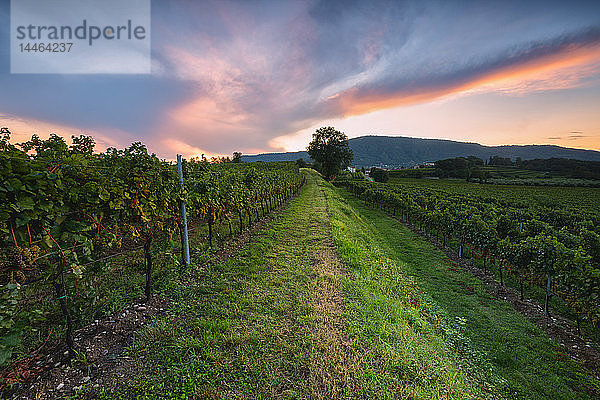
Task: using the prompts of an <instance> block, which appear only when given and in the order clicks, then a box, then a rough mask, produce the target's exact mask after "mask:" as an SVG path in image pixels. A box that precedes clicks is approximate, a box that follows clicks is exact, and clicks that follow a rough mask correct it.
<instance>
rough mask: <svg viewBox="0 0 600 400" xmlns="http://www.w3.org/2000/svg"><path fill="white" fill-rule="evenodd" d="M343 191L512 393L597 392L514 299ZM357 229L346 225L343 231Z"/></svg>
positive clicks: (570, 395)
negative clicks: (491, 290) (498, 294)
mask: <svg viewBox="0 0 600 400" xmlns="http://www.w3.org/2000/svg"><path fill="white" fill-rule="evenodd" d="M338 193H341V194H343V197H344V198H345V200H346V201H347V202H348V204H349V208H351V209H353V210H355V212H356V213H357V214H356V216H355V217H354V219H355V220H357V221H360V223H361V224H363V225H364V226H365V230H367V231H368V232H369V233H368V235H369V240H370V242H371V243H373V246H374V247H376V248H378V249H380V251H382V253H383V254H384V255H385V256H386V257H389V258H390V259H392V260H394V262H396V263H399V264H400V265H402V273H404V274H409V275H410V276H412V277H414V279H415V281H416V283H417V284H418V286H419V287H421V288H422V289H423V290H424V291H425V292H426V293H427V295H428V297H429V298H430V299H431V301H432V303H433V304H435V306H436V307H437V308H438V310H439V312H440V314H441V315H446V319H447V320H449V321H460V322H461V323H462V327H463V329H462V335H464V336H465V337H466V338H467V339H468V341H469V343H470V345H471V346H472V348H473V349H476V350H478V351H479V352H481V353H482V355H483V358H481V357H475V358H476V359H477V358H479V359H480V360H483V361H484V362H487V363H489V364H488V365H490V366H491V370H492V372H493V375H494V376H497V377H499V378H500V380H498V381H497V382H498V383H499V386H500V388H501V389H502V391H503V392H504V393H505V394H506V395H507V397H512V398H518V399H588V398H591V397H590V395H589V394H588V392H587V391H586V387H588V388H590V387H593V388H595V390H596V392H598V390H599V389H600V383H599V382H598V381H596V380H594V379H593V378H591V377H590V376H588V375H587V374H586V373H585V371H584V370H583V369H582V367H580V366H579V365H578V364H577V363H576V362H574V361H573V360H571V359H570V358H569V357H568V356H566V355H565V354H564V353H562V351H561V350H560V348H559V346H558V345H557V344H556V343H555V342H554V341H552V340H551V339H549V338H548V337H547V335H546V334H545V333H543V332H541V331H540V330H539V329H538V328H537V327H536V326H535V325H534V324H533V323H531V322H530V321H528V320H527V319H526V318H525V317H523V316H522V315H521V314H519V313H518V312H517V311H515V310H514V309H513V308H512V307H511V306H510V305H509V304H507V303H506V302H503V301H501V300H497V299H495V298H493V297H492V296H491V295H489V294H488V293H487V291H486V290H485V288H484V287H483V284H482V283H481V281H479V280H478V279H476V278H474V277H473V276H472V275H471V274H470V273H468V272H465V271H462V270H460V269H458V270H457V269H456V268H453V266H452V264H451V263H450V261H449V260H448V259H447V258H446V256H445V255H444V254H443V253H442V252H441V251H440V250H438V249H437V248H435V247H434V246H433V245H432V244H430V243H428V242H427V241H425V240H423V239H422V238H420V237H419V236H418V235H416V234H414V233H413V232H411V231H410V230H409V229H408V228H406V227H404V226H403V225H402V224H400V223H399V222H398V221H396V220H394V219H392V218H391V217H388V216H386V215H385V214H383V213H382V212H380V211H378V210H373V209H370V208H367V207H365V206H364V205H363V204H362V203H361V202H359V201H358V200H356V199H354V198H353V197H351V194H349V193H347V192H344V191H343V190H341V189H338ZM357 223H359V222H357ZM339 229H342V228H339ZM355 231H356V228H354V227H348V224H346V227H345V228H344V235H346V236H351V235H352V232H355ZM448 340H450V341H451V340H452V338H451V337H450V338H448ZM479 356H481V354H479ZM478 362H479V361H478Z"/></svg>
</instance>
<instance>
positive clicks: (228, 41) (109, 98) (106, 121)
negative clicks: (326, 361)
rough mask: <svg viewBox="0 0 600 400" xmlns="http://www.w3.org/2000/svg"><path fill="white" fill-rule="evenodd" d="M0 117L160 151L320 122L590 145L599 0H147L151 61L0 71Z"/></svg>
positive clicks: (5, 23)
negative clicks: (105, 70)
mask: <svg viewBox="0 0 600 400" xmlns="http://www.w3.org/2000/svg"><path fill="white" fill-rule="evenodd" d="M9 29H10V2H9V1H8V0H0V126H6V127H8V128H9V129H10V131H11V132H12V135H13V138H12V140H13V141H21V140H26V139H27V138H28V137H30V136H31V134H33V133H36V134H38V135H39V136H41V137H47V136H48V135H49V134H50V133H57V134H60V135H61V136H65V137H70V136H71V135H72V134H74V135H78V134H88V135H92V136H94V138H95V139H96V141H97V143H98V147H99V149H100V150H102V149H104V148H106V147H109V146H112V147H123V146H128V145H129V144H130V143H132V142H134V141H142V142H143V143H145V144H146V145H147V146H148V148H149V149H150V150H151V151H152V152H155V153H157V154H158V155H160V156H161V157H165V158H169V159H172V158H174V157H175V154H177V153H180V154H183V155H184V156H186V157H191V156H197V155H200V154H206V155H207V156H212V155H225V154H231V153H232V152H233V151H241V152H242V153H244V154H254V153H260V152H274V151H297V150H304V149H305V147H306V146H307V144H308V142H309V141H310V139H311V135H312V133H313V132H314V131H315V130H316V129H317V128H318V127H321V126H334V127H335V128H337V129H338V130H341V131H343V132H345V133H346V134H347V135H348V136H349V137H351V138H352V137H357V136H363V135H367V134H375V135H388V136H410V137H421V138H443V139H452V140H458V141H469V142H478V143H481V144H485V145H501V144H555V145H560V146H566V147H575V148H585V149H593V150H600V1H587V2H586V1H573V0H572V1H556V2H555V1H548V0H546V1H483V0H479V1H449V0H448V1H368V2H367V1H361V0H357V1H352V0H347V1H333V0H324V1H299V0H298V1H192V0H174V1H168V2H167V1H159V0H156V1H153V2H152V12H151V53H152V68H151V70H152V73H151V74H121V75H120V74H81V75H77V74H64V75H60V74H11V73H10V40H9V33H10V32H9Z"/></svg>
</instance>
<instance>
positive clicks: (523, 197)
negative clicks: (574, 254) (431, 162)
mask: <svg viewBox="0 0 600 400" xmlns="http://www.w3.org/2000/svg"><path fill="white" fill-rule="evenodd" d="M389 183H395V184H402V185H407V186H411V187H426V188H430V189H437V190H443V191H446V192H448V193H453V194H471V195H475V196H480V197H482V198H491V199H496V200H502V201H508V202H512V203H515V204H525V205H530V204H532V203H533V204H537V205H541V206H548V207H558V208H567V209H570V210H585V211H589V212H594V213H597V212H600V188H588V187H558V186H525V185H494V184H481V183H475V182H466V181H465V180H464V179H427V178H397V177H396V178H395V177H392V178H391V179H390V182H389Z"/></svg>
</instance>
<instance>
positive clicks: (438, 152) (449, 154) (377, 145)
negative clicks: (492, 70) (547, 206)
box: [242, 136, 600, 167]
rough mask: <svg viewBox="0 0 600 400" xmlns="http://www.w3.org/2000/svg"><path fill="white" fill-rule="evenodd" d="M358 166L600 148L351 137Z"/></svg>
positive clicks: (262, 157) (590, 156)
mask: <svg viewBox="0 0 600 400" xmlns="http://www.w3.org/2000/svg"><path fill="white" fill-rule="evenodd" d="M349 143H350V147H351V148H352V151H353V152H354V162H353V163H352V165H354V166H356V167H370V166H384V167H402V166H404V167H411V166H413V165H417V164H421V163H424V162H428V161H436V160H442V159H445V158H453V157H463V156H475V157H479V158H481V159H483V160H487V159H488V158H489V157H493V156H499V157H506V158H511V159H515V158H516V157H521V159H523V160H531V159H536V158H570V159H575V160H584V161H600V151H594V150H581V149H572V148H568V147H560V146H551V145H525V146H517V145H509V146H483V145H481V144H478V143H466V142H457V141H454V140H443V139H418V138H410V137H404V136H361V137H357V138H353V139H350V140H349ZM299 158H304V159H305V160H309V156H308V154H307V153H306V152H305V151H296V152H290V153H265V154H257V155H244V156H242V161H295V160H297V159H299Z"/></svg>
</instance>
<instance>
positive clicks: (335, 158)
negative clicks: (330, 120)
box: [306, 126, 353, 179]
mask: <svg viewBox="0 0 600 400" xmlns="http://www.w3.org/2000/svg"><path fill="white" fill-rule="evenodd" d="M306 151H307V152H308V154H309V155H310V157H311V158H312V159H313V160H315V162H316V163H315V166H316V167H317V169H318V170H319V171H320V172H321V173H322V174H323V175H324V176H325V178H326V179H331V178H332V177H334V176H335V175H336V174H337V173H339V172H340V170H342V169H344V168H347V167H348V166H350V163H352V159H353V154H352V149H350V146H349V145H348V136H346V135H345V134H344V133H342V132H340V131H337V130H336V129H335V128H333V127H331V126H328V127H321V128H319V129H317V130H316V132H315V133H313V138H312V141H311V142H310V143H309V145H308V147H307V148H306Z"/></svg>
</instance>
